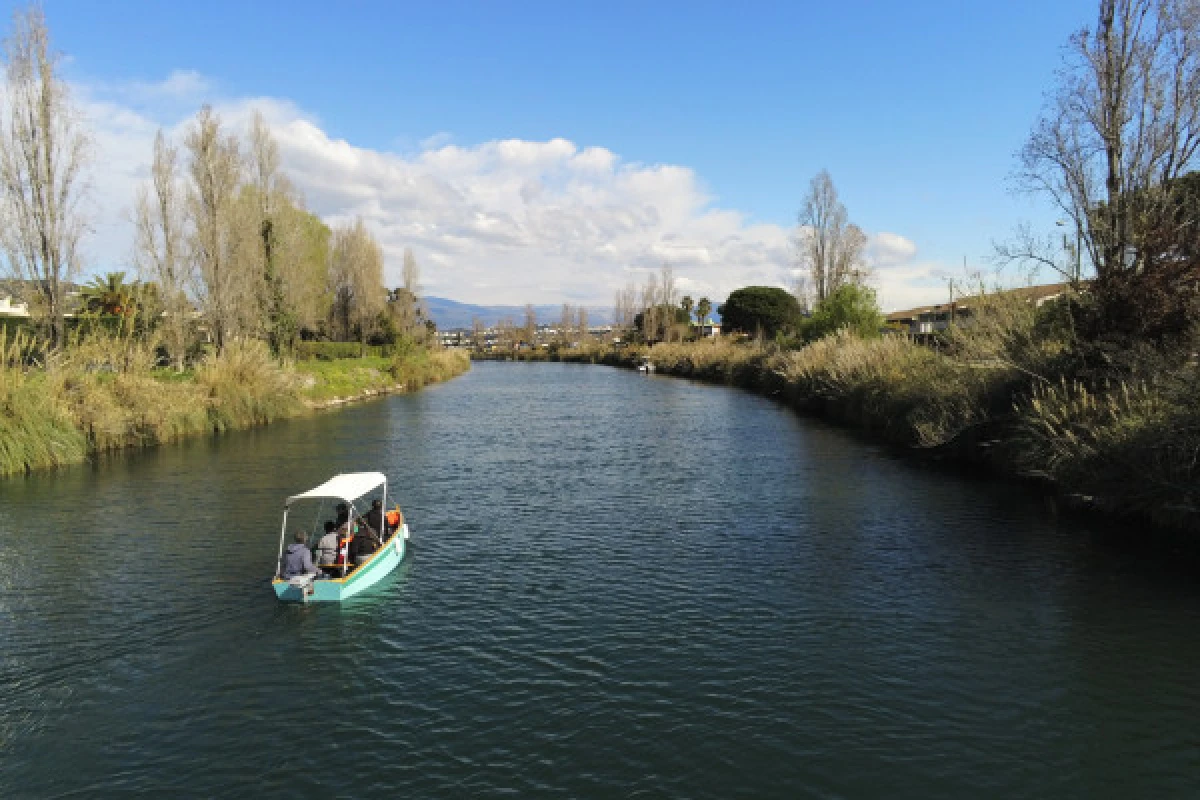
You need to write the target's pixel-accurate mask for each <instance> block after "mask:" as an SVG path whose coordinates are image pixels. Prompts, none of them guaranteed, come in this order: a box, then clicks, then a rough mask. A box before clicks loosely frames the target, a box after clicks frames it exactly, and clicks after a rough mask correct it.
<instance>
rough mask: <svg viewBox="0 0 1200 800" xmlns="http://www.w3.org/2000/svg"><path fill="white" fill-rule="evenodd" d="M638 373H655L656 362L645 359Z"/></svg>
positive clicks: (639, 366)
mask: <svg viewBox="0 0 1200 800" xmlns="http://www.w3.org/2000/svg"><path fill="white" fill-rule="evenodd" d="M638 372H645V373H646V374H650V373H651V372H654V362H653V361H651V360H650V359H648V358H643V359H642V363H640V364H638Z"/></svg>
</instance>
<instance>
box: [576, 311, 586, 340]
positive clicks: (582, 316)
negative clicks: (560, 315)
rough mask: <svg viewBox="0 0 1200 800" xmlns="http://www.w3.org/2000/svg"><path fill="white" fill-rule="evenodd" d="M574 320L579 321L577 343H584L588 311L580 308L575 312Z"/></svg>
mask: <svg viewBox="0 0 1200 800" xmlns="http://www.w3.org/2000/svg"><path fill="white" fill-rule="evenodd" d="M575 316H576V319H578V320H579V338H578V341H580V342H586V341H587V340H588V310H587V308H586V307H584V306H580V307H579V309H578V310H577V311H576V312H575Z"/></svg>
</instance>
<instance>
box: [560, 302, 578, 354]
mask: <svg viewBox="0 0 1200 800" xmlns="http://www.w3.org/2000/svg"><path fill="white" fill-rule="evenodd" d="M574 329H575V306H573V305H571V304H570V303H563V305H562V316H561V317H560V318H559V320H558V339H559V342H560V343H562V344H570V343H571V340H572V335H571V334H572V333H573V331H574Z"/></svg>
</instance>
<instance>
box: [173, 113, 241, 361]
mask: <svg viewBox="0 0 1200 800" xmlns="http://www.w3.org/2000/svg"><path fill="white" fill-rule="evenodd" d="M184 146H185V147H186V148H187V150H188V154H189V155H190V157H191V160H190V163H189V164H188V175H189V177H190V179H191V181H190V185H189V186H188V193H187V211H188V216H189V218H190V221H191V231H190V236H189V241H188V250H189V255H190V257H191V259H192V263H193V264H194V266H195V272H196V274H197V275H198V277H199V283H198V292H197V294H198V295H199V297H200V302H201V306H202V308H203V310H204V317H205V322H206V323H207V324H208V326H209V329H210V330H211V331H212V334H213V339H214V341H215V343H216V346H217V350H218V351H220V350H223V349H224V348H225V344H226V342H227V341H228V340H229V339H230V337H232V336H234V335H236V334H237V333H239V332H240V331H241V329H242V327H243V326H244V323H245V321H246V319H247V317H249V316H250V315H251V314H252V313H253V300H254V299H255V298H257V296H258V292H257V291H255V289H256V281H254V282H252V281H250V280H248V278H249V277H250V276H248V275H246V274H244V271H243V270H239V266H243V265H239V263H238V259H237V258H236V256H237V251H238V249H239V244H240V242H239V232H238V231H237V230H236V229H235V219H236V218H235V215H234V203H235V200H236V197H237V190H238V184H239V182H240V180H241V168H242V162H241V152H240V148H239V146H238V140H237V137H235V136H232V135H228V136H227V135H225V134H224V133H223V132H222V130H221V120H220V117H218V116H217V115H216V114H215V113H214V112H213V110H212V108H211V107H209V106H204V107H203V108H202V109H200V113H199V114H198V115H197V116H196V120H195V121H194V122H193V123H192V126H191V129H190V130H189V131H188V133H187V136H186V138H185V139H184Z"/></svg>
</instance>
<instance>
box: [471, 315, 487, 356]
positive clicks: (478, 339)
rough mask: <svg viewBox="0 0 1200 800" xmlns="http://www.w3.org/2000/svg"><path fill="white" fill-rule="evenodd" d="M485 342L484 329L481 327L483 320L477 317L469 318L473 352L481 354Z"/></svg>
mask: <svg viewBox="0 0 1200 800" xmlns="http://www.w3.org/2000/svg"><path fill="white" fill-rule="evenodd" d="M486 341H487V336H486V328H485V327H484V325H483V320H481V319H480V318H479V317H471V343H472V344H473V345H474V346H475V350H476V351H478V352H483V348H484V345H485V343H486Z"/></svg>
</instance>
